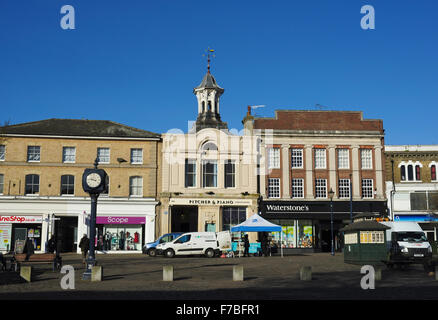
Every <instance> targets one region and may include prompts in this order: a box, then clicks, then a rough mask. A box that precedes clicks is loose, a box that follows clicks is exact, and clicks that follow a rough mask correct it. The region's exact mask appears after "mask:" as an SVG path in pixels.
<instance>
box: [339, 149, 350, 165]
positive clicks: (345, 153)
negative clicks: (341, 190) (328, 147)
mask: <svg viewBox="0 0 438 320" xmlns="http://www.w3.org/2000/svg"><path fill="white" fill-rule="evenodd" d="M349 152H350V151H349V150H348V149H338V169H348V168H350V157H349Z"/></svg>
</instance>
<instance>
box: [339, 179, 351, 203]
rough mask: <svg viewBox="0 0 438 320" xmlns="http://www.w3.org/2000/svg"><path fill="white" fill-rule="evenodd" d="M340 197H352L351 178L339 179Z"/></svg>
mask: <svg viewBox="0 0 438 320" xmlns="http://www.w3.org/2000/svg"><path fill="white" fill-rule="evenodd" d="M339 198H350V179H339Z"/></svg>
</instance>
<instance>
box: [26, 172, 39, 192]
mask: <svg viewBox="0 0 438 320" xmlns="http://www.w3.org/2000/svg"><path fill="white" fill-rule="evenodd" d="M25 182H26V187H25V191H24V192H25V194H39V192H40V176H39V175H37V174H28V175H26V181H25Z"/></svg>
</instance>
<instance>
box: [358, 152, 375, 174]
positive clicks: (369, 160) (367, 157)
mask: <svg viewBox="0 0 438 320" xmlns="http://www.w3.org/2000/svg"><path fill="white" fill-rule="evenodd" d="M360 160H361V166H362V169H372V168H373V151H372V150H371V149H361V150H360Z"/></svg>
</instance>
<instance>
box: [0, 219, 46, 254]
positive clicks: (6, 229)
mask: <svg viewBox="0 0 438 320" xmlns="http://www.w3.org/2000/svg"><path fill="white" fill-rule="evenodd" d="M42 223H43V217H42V216H36V215H35V216H31V215H0V242H1V243H0V251H2V252H9V251H13V250H15V248H17V249H18V250H19V251H20V250H22V248H23V246H24V242H25V241H26V239H31V240H32V243H33V246H34V249H35V251H41V238H42Z"/></svg>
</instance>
